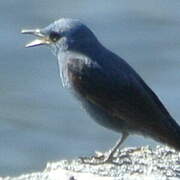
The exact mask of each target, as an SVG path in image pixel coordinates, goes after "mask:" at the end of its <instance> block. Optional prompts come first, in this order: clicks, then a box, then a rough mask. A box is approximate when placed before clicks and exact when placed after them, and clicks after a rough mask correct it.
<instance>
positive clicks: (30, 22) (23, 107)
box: [0, 0, 180, 176]
mask: <svg viewBox="0 0 180 180" xmlns="http://www.w3.org/2000/svg"><path fill="white" fill-rule="evenodd" d="M179 9H180V1H179V0H174V1H168V0H151V1H145V0H137V1H131V0H121V1H104V0H98V1H90V0H86V1H83V0H76V1H65V0H64V1H59V0H52V1H46V0H45V1H44V0H39V1H37V0H31V1H24V0H18V1H14V0H9V1H0V20H1V27H0V47H1V52H0V176H7V175H19V174H22V173H27V172H33V171H39V170H42V169H44V168H45V164H46V163H47V162H52V161H58V160H60V159H65V158H73V157H78V156H86V155H91V154H92V153H93V152H94V150H99V151H105V150H107V149H109V148H110V147H111V146H112V145H113V144H114V143H115V141H116V140H117V139H118V138H119V136H120V134H117V133H114V132H112V131H110V130H106V129H104V128H103V127H100V126H99V125H97V124H96V123H95V122H94V121H93V120H92V119H90V117H89V116H88V115H87V114H86V113H85V112H84V111H83V110H82V108H81V107H80V105H79V102H77V101H76V100H75V99H74V97H73V96H72V95H71V94H70V93H69V92H68V90H66V89H63V88H62V86H61V82H60V80H59V76H58V69H57V60H56V58H55V57H54V56H53V55H52V54H51V52H50V51H49V50H48V49H46V48H42V47H37V48H31V49H25V48H24V45H25V43H27V42H28V41H30V40H32V38H31V37H29V36H24V35H21V34H20V30H21V29H22V28H36V27H44V26H46V25H48V24H49V23H51V22H52V21H54V20H56V19H58V18H60V17H71V18H72V17H73V18H79V19H81V20H82V21H83V22H84V23H85V24H87V25H88V26H89V27H90V28H91V29H92V30H93V31H94V32H95V34H96V35H97V37H98V39H99V40H100V41H101V42H102V43H103V44H104V45H105V46H106V47H108V48H109V49H111V50H113V51H114V52H116V53H117V54H119V55H120V56H121V57H123V58H124V59H126V60H127V62H128V63H129V64H131V65H132V66H133V67H134V68H135V69H136V70H137V71H138V73H139V74H140V75H141V76H142V77H143V79H144V80H145V81H146V82H147V83H148V85H149V86H150V87H151V88H152V89H153V90H154V91H155V92H156V94H157V95H158V96H159V97H160V99H161V100H162V102H163V103H164V104H165V106H166V107H167V108H168V110H169V111H170V113H171V114H172V115H173V117H174V118H175V119H177V121H178V122H179V123H180V120H179V119H180V111H179V108H180V95H179V92H180V33H179V32H180V11H179ZM147 144H150V145H152V146H154V145H155V144H156V143H155V142H154V141H153V140H150V139H144V138H142V137H138V136H133V137H130V138H129V139H128V140H127V142H126V143H125V144H124V146H135V145H138V146H140V145H147Z"/></svg>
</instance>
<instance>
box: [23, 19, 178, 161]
mask: <svg viewBox="0 0 180 180" xmlns="http://www.w3.org/2000/svg"><path fill="white" fill-rule="evenodd" d="M21 32H22V33H23V34H31V35H34V36H36V37H37V38H36V39H35V40H33V41H32V42H30V43H28V44H27V45H26V47H34V46H40V45H45V46H47V47H49V48H50V49H51V51H52V52H53V54H54V55H55V56H56V57H57V59H58V66H59V74H60V78H61V80H62V85H63V87H66V88H68V89H70V91H71V92H72V93H73V94H74V96H75V97H76V98H77V99H78V100H79V101H80V102H81V104H82V106H83V107H84V109H85V110H86V111H87V113H89V115H90V116H91V117H92V118H93V119H94V120H95V121H96V122H97V123H98V124H100V125H102V126H104V127H105V128H108V129H111V130H114V131H116V132H118V133H121V134H122V136H121V138H120V139H119V140H118V141H117V143H116V144H115V146H114V147H113V148H112V149H110V150H109V151H108V153H107V154H106V155H104V156H103V160H102V159H101V161H99V164H100V163H109V162H112V159H113V156H114V154H115V152H116V151H117V149H118V148H119V147H120V145H121V144H122V143H123V142H124V141H125V140H126V139H127V137H129V135H133V134H137V135H142V136H145V137H146V136H147V137H150V138H152V139H154V140H156V141H158V142H160V143H163V144H166V145H168V146H170V147H172V148H174V149H175V150H177V151H180V126H179V125H178V123H177V122H176V121H175V120H174V119H173V117H172V116H171V115H170V113H169V112H168V110H167V109H166V107H165V106H164V105H163V104H162V102H161V101H160V100H159V98H158V96H157V95H156V94H155V93H154V92H153V91H152V89H151V88H150V87H149V86H148V85H147V84H146V83H145V81H144V80H143V79H142V78H141V77H140V75H139V74H138V73H137V72H136V71H135V70H134V69H133V68H132V67H131V66H130V65H129V64H128V63H127V62H126V61H125V60H124V59H122V58H121V57H120V56H119V55H117V54H115V53H113V52H112V51H111V50H109V49H107V48H106V47H105V46H104V45H103V44H102V43H101V42H100V41H99V40H98V39H97V37H96V36H95V34H94V32H93V31H92V30H90V28H89V27H88V26H86V25H85V24H84V23H82V22H81V21H80V20H79V19H71V18H61V19H59V20H56V21H54V22H53V23H51V24H50V25H48V26H46V27H45V28H41V29H25V30H22V31H21ZM82 128H87V127H82Z"/></svg>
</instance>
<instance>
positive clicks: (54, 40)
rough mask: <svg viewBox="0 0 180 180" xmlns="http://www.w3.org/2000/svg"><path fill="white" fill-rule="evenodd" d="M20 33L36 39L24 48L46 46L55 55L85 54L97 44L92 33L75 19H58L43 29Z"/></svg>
mask: <svg viewBox="0 0 180 180" xmlns="http://www.w3.org/2000/svg"><path fill="white" fill-rule="evenodd" d="M22 33H23V34H32V35H35V36H36V37H37V39H35V40H34V41H32V42H30V43H28V44H27V45H26V47H34V46H39V45H47V46H48V47H50V48H51V49H52V50H53V53H55V54H56V55H57V54H58V53H60V52H62V51H74V52H78V53H84V54H86V52H88V51H90V50H91V49H92V48H93V49H94V48H95V46H97V44H98V43H97V42H98V41H97V39H96V37H95V36H94V34H93V33H92V31H91V30H90V29H89V28H88V27H87V26H85V25H84V24H82V23H81V22H80V21H79V20H76V19H64V18H63V19H59V20H57V21H55V22H53V23H52V24H50V25H49V26H47V27H45V28H42V29H33V30H31V29H30V30H22Z"/></svg>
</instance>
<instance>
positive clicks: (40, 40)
mask: <svg viewBox="0 0 180 180" xmlns="http://www.w3.org/2000/svg"><path fill="white" fill-rule="evenodd" d="M21 33H22V34H32V35H34V36H36V37H38V38H37V39H35V40H33V41H32V42H30V43H28V44H26V46H25V47H34V46H39V45H47V44H50V43H51V41H50V39H49V37H47V36H46V35H44V34H43V33H42V32H41V30H40V29H24V30H22V31H21Z"/></svg>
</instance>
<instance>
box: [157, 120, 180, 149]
mask: <svg viewBox="0 0 180 180" xmlns="http://www.w3.org/2000/svg"><path fill="white" fill-rule="evenodd" d="M158 132H159V133H158ZM157 133H158V135H157V137H158V139H157V140H159V141H160V142H162V143H164V144H167V145H168V146H170V147H172V148H174V149H176V150H178V151H180V126H179V125H178V124H177V123H176V121H175V120H174V119H172V118H170V119H169V120H167V121H166V122H165V123H164V124H163V125H161V127H160V128H159V131H157Z"/></svg>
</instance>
